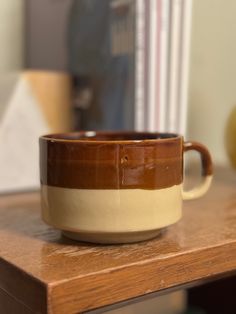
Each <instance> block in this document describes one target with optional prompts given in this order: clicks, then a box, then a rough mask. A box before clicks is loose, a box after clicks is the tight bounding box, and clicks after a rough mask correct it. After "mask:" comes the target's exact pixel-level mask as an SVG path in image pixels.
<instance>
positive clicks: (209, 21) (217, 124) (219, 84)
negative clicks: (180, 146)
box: [188, 0, 236, 163]
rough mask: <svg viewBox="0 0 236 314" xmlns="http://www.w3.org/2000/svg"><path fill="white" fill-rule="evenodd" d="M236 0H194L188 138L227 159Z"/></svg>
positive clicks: (235, 69) (233, 100) (235, 66)
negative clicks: (226, 144)
mask: <svg viewBox="0 0 236 314" xmlns="http://www.w3.org/2000/svg"><path fill="white" fill-rule="evenodd" d="M235 13H236V1H235V0H227V1H222V0H194V1H193V31H192V47H191V66H190V69H191V70H190V71H191V72H190V99H189V100H190V108H189V123H188V125H189V126H188V130H189V132H188V137H189V138H191V139H196V140H198V141H201V142H203V143H205V144H206V145H207V146H208V147H209V148H210V150H211V152H212V154H213V157H214V160H215V162H218V163H225V162H227V158H226V154H225V149H224V128H225V123H226V119H227V117H228V115H229V112H230V111H231V109H232V107H233V106H236V22H235Z"/></svg>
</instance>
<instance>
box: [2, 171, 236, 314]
mask: <svg viewBox="0 0 236 314" xmlns="http://www.w3.org/2000/svg"><path fill="white" fill-rule="evenodd" d="M39 208H40V204H39V195H38V193H31V194H21V195H9V196H2V197H1V198H0V305H1V309H2V308H3V309H5V311H4V314H8V313H19V314H20V313H24V314H25V313H26V314H30V313H60V314H62V313H65V314H69V313H81V312H85V311H89V310H93V309H96V308H102V307H104V306H107V305H111V304H114V303H117V302H121V301H127V300H130V299H133V298H137V297H140V296H144V295H151V294H152V293H154V292H155V293H156V292H158V293H161V292H168V291H169V290H170V289H173V288H174V289H175V288H179V287H182V286H185V285H187V286H194V285H196V284H199V283H202V282H205V281H207V280H209V279H212V278H213V279H214V278H215V277H217V276H226V275H229V274H231V273H232V274H233V273H234V272H235V270H236V173H235V172H231V171H229V170H221V171H219V172H218V173H216V176H215V181H214V183H213V187H212V188H211V190H210V192H209V193H208V194H207V195H206V196H205V197H203V198H201V199H199V200H196V201H188V202H186V203H185V204H184V211H183V219H182V220H181V222H179V223H178V224H176V225H174V226H171V227H169V228H168V229H167V230H166V231H165V232H164V233H163V235H162V236H161V237H159V238H156V239H154V240H151V241H147V242H143V243H138V244H132V245H131V244H130V245H114V246H112V245H109V246H101V245H90V244H83V243H77V242H74V241H71V240H67V239H65V238H63V237H62V236H61V234H60V232H59V231H57V230H54V229H53V228H50V227H48V226H46V225H45V224H44V223H43V222H42V221H41V220H40V210H39ZM14 309H17V312H16V311H15V312H14ZM1 313H2V312H1Z"/></svg>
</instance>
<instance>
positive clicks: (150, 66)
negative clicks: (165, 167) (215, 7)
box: [111, 0, 192, 135]
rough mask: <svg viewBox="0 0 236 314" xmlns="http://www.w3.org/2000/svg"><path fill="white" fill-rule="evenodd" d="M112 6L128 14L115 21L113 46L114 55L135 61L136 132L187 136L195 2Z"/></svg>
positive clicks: (145, 0) (129, 0) (129, 1)
mask: <svg viewBox="0 0 236 314" xmlns="http://www.w3.org/2000/svg"><path fill="white" fill-rule="evenodd" d="M111 6H112V8H113V10H116V11H117V12H119V10H120V13H122V10H123V13H124V14H123V15H124V16H125V15H126V19H125V18H123V19H121V18H120V16H121V15H122V14H120V15H119V18H115V17H114V18H113V20H112V24H113V27H112V29H113V32H112V33H113V36H112V38H113V40H112V43H113V44H112V46H113V53H114V54H117V55H119V54H124V53H127V54H130V55H132V54H133V57H134V76H133V80H134V84H133V86H134V110H133V112H134V127H135V129H136V130H139V131H142V130H149V131H161V132H178V133H181V134H183V135H184V134H185V133H186V120H187V100H188V99H187V98H188V72H189V53H190V33H191V12H192V0H113V1H111ZM125 8H126V10H125ZM125 12H126V14H125ZM132 16H133V18H132ZM132 36H134V37H132ZM132 38H134V41H132ZM130 77H132V75H131V76H130Z"/></svg>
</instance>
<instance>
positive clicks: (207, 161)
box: [182, 142, 213, 200]
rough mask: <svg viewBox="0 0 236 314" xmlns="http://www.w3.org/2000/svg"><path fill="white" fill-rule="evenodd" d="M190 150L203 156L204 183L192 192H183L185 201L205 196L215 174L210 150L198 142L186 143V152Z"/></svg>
mask: <svg viewBox="0 0 236 314" xmlns="http://www.w3.org/2000/svg"><path fill="white" fill-rule="evenodd" d="M189 150H196V151H197V152H199V153H200V155H201V163H202V182H201V183H200V185H199V186H197V187H195V188H193V189H192V190H190V191H182V196H183V199H184V200H192V199H195V198H198V197H201V196H203V195H204V194H205V193H206V192H207V190H208V189H209V187H210V185H211V182H212V174H213V164H212V159H211V155H210V153H209V151H208V149H207V148H206V147H205V146H204V145H202V144H200V143H198V142H184V152H187V151H189Z"/></svg>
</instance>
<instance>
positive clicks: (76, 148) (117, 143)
mask: <svg viewBox="0 0 236 314" xmlns="http://www.w3.org/2000/svg"><path fill="white" fill-rule="evenodd" d="M40 177H41V184H45V185H51V186H56V187H65V188H77V189H161V188H166V187H171V186H173V185H177V184H180V183H182V181H183V139H182V137H181V136H177V135H175V134H160V133H140V132H113V133H112V132H96V133H95V132H79V133H68V134H54V135H47V136H43V137H41V138H40Z"/></svg>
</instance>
